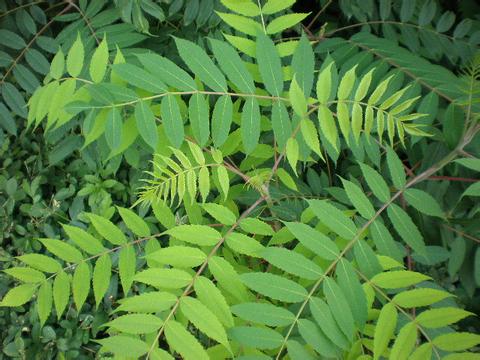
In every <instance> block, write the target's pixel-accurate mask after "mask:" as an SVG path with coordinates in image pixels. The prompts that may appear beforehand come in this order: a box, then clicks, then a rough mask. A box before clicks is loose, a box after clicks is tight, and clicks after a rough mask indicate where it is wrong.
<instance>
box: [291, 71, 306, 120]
mask: <svg viewBox="0 0 480 360" xmlns="http://www.w3.org/2000/svg"><path fill="white" fill-rule="evenodd" d="M289 99H290V103H291V104H292V107H293V110H294V111H295V113H296V114H297V115H298V116H300V117H303V116H305V115H306V113H307V100H306V99H305V95H304V93H303V90H302V89H301V88H300V86H299V85H298V83H297V80H296V79H295V75H294V76H293V79H292V82H291V83H290V90H289Z"/></svg>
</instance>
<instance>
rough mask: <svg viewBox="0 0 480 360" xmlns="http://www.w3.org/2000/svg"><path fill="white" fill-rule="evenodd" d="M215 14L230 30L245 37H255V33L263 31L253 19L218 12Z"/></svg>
mask: <svg viewBox="0 0 480 360" xmlns="http://www.w3.org/2000/svg"><path fill="white" fill-rule="evenodd" d="M216 14H217V15H218V16H219V17H220V18H221V19H222V20H223V21H225V22H226V23H227V24H228V25H230V26H231V27H232V28H234V29H235V30H238V31H240V32H243V33H245V34H247V35H251V36H257V33H259V32H261V31H263V29H262V27H261V25H260V24H259V23H258V22H256V21H255V20H253V19H249V18H246V17H244V16H240V15H236V14H227V13H223V12H219V11H216Z"/></svg>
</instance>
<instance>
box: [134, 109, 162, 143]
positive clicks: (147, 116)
mask: <svg viewBox="0 0 480 360" xmlns="http://www.w3.org/2000/svg"><path fill="white" fill-rule="evenodd" d="M135 120H136V123H137V129H138V132H139V133H140V136H141V137H142V139H143V140H144V141H145V142H146V143H147V144H148V145H150V147H151V148H152V149H153V150H154V151H155V150H156V149H157V144H158V134H157V125H156V123H155V116H154V115H153V112H152V110H150V107H149V106H148V105H147V104H146V103H145V102H144V101H139V102H138V103H137V105H135Z"/></svg>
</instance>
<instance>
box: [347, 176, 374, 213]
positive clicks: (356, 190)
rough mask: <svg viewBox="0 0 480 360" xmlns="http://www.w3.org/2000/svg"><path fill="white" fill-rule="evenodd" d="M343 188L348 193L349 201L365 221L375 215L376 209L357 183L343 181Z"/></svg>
mask: <svg viewBox="0 0 480 360" xmlns="http://www.w3.org/2000/svg"><path fill="white" fill-rule="evenodd" d="M342 184H343V187H344V188H345V191H346V193H347V196H348V199H349V200H350V202H351V203H352V204H353V206H354V207H355V209H357V210H358V212H359V213H360V215H361V216H363V217H364V218H365V219H370V218H372V217H373V216H374V215H375V209H374V208H373V206H372V204H371V203H370V200H368V197H367V196H366V195H365V193H364V191H363V190H362V189H361V188H360V187H359V186H358V185H356V184H355V183H353V182H351V181H348V180H345V179H342Z"/></svg>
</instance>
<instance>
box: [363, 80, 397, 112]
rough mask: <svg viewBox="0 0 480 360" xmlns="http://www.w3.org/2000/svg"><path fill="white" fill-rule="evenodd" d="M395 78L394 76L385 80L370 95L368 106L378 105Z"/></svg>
mask: <svg viewBox="0 0 480 360" xmlns="http://www.w3.org/2000/svg"><path fill="white" fill-rule="evenodd" d="M392 78H393V75H392V76H389V77H388V78H387V79H385V80H383V81H382V82H381V83H380V84H379V85H378V86H377V87H376V88H375V90H374V91H373V93H372V94H371V95H370V98H369V99H368V105H376V104H377V103H378V101H379V100H380V98H381V97H382V96H383V94H384V93H385V91H386V90H387V87H388V84H389V83H390V80H391V79H392Z"/></svg>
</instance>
